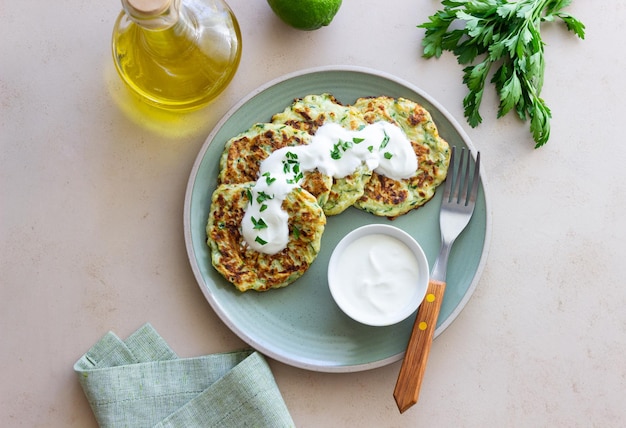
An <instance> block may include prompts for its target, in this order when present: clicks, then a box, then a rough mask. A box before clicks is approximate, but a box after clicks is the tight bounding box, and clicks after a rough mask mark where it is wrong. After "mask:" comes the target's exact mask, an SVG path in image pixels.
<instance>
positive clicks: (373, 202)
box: [354, 96, 450, 218]
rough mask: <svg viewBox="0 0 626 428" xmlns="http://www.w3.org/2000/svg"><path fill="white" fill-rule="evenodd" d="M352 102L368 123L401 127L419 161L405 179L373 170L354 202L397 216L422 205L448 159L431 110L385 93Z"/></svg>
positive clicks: (442, 174) (377, 212) (440, 179)
mask: <svg viewBox="0 0 626 428" xmlns="http://www.w3.org/2000/svg"><path fill="white" fill-rule="evenodd" d="M354 106H355V107H356V108H358V109H359V111H360V112H361V114H362V115H363V117H364V119H365V120H366V121H367V122H368V123H374V122H377V121H380V120H384V121H387V122H391V123H394V124H396V125H398V126H399V127H400V128H402V130H403V131H404V133H405V134H406V136H407V137H408V139H409V140H410V141H411V145H412V146H413V149H414V150H415V154H416V155H417V161H418V169H417V171H416V172H415V174H414V175H413V176H412V177H410V178H408V179H404V180H394V179H391V178H389V177H385V176H383V175H380V174H377V173H376V172H374V173H373V174H372V177H371V179H370V180H369V182H368V183H367V184H366V185H365V190H364V194H363V196H362V197H361V198H360V199H359V200H358V201H356V202H355V204H354V206H355V207H357V208H360V209H362V210H365V211H367V212H370V213H372V214H374V215H378V216H383V217H389V218H396V217H398V216H400V215H403V214H406V213H407V212H409V211H410V210H412V209H415V208H418V207H420V206H422V205H424V204H425V203H426V202H428V201H429V200H430V199H431V198H432V197H433V195H434V194H435V189H436V187H437V186H438V185H439V184H441V183H442V182H443V181H444V180H445V178H446V175H447V171H448V164H449V161H450V148H449V145H448V143H447V142H446V141H445V140H444V139H443V138H441V137H440V136H439V131H438V130H437V127H436V126H435V123H434V122H433V120H432V117H431V115H430V113H429V112H428V111H427V110H426V109H424V108H423V107H422V106H421V105H419V104H417V103H415V102H413V101H410V100H407V99H405V98H391V97H387V96H381V97H377V98H360V99H358V100H357V101H356V102H355V103H354Z"/></svg>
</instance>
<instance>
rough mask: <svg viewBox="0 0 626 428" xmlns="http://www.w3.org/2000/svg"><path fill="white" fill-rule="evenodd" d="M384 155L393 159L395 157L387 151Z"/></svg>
mask: <svg viewBox="0 0 626 428" xmlns="http://www.w3.org/2000/svg"><path fill="white" fill-rule="evenodd" d="M384 156H385V159H391V158H392V157H393V155H392V154H391V153H389V152H385V154H384Z"/></svg>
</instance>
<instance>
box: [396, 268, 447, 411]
mask: <svg viewBox="0 0 626 428" xmlns="http://www.w3.org/2000/svg"><path fill="white" fill-rule="evenodd" d="M445 290H446V283H445V282H442V281H437V280H434V279H431V280H430V281H429V282H428V290H427V291H426V297H425V298H424V301H423V302H422V304H421V305H420V307H419V310H418V311H417V317H416V318H415V324H414V325H413V331H412V332H411V337H410V338H409V344H408V345H407V348H406V353H405V354H404V359H403V360H402V366H401V367H400V374H399V375H398V380H397V382H396V387H395V389H394V391H393V396H394V398H395V400H396V404H397V405H398V410H400V413H404V412H405V411H406V410H407V409H408V408H409V407H411V406H412V405H413V404H415V403H417V399H418V397H419V392H420V387H421V385H422V379H423V378H424V372H425V371H426V363H427V361H428V354H429V353H430V346H431V345H432V342H433V336H434V334H435V328H436V327H437V318H438V317H439V310H440V309H441V302H442V301H443V294H444V292H445Z"/></svg>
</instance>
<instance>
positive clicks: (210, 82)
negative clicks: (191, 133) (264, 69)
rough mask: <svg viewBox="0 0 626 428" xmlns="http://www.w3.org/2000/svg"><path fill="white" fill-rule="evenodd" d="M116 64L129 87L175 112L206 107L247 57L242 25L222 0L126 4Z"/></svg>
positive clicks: (125, 0)
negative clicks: (242, 48) (244, 53)
mask: <svg viewBox="0 0 626 428" xmlns="http://www.w3.org/2000/svg"><path fill="white" fill-rule="evenodd" d="M122 6H123V8H124V10H123V11H122V12H121V13H120V15H119V17H118V19H117V21H116V23H115V28H114V31H113V40H112V45H113V46H112V47H113V59H114V63H115V66H116V68H117V71H118V73H119V74H120V76H121V78H122V80H123V81H124V82H125V83H126V84H127V86H128V87H129V88H130V89H131V90H132V91H134V92H135V93H137V94H138V95H140V96H141V97H142V98H143V99H144V100H145V101H147V102H148V103H150V104H152V105H155V106H157V107H161V108H165V109H169V110H191V109H196V108H200V107H203V106H205V105H206V104H208V103H209V102H210V101H212V100H213V99H214V98H215V97H216V96H218V95H219V94H220V93H221V92H222V91H223V90H224V89H225V88H226V86H227V85H228V84H229V83H230V81H231V80H232V78H233V76H234V75H235V72H236V71H237V67H238V66H239V60H240V58H241V33H240V30H239V25H238V23H237V20H236V18H235V16H234V14H233V12H232V11H231V9H230V8H229V7H228V5H227V4H226V3H224V2H223V1H222V0H122Z"/></svg>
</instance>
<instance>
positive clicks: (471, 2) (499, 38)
mask: <svg viewBox="0 0 626 428" xmlns="http://www.w3.org/2000/svg"><path fill="white" fill-rule="evenodd" d="M570 3H571V0H443V1H442V4H443V6H444V7H443V9H442V10H439V11H437V12H436V13H435V14H434V15H432V16H430V17H429V21H428V22H426V23H423V24H421V25H418V27H419V28H424V29H426V34H425V36H424V39H423V41H422V45H423V48H424V51H423V53H424V57H426V58H431V57H433V56H434V57H437V58H439V57H440V56H441V54H442V53H443V51H449V52H452V53H453V54H454V55H455V56H456V57H457V60H458V62H459V64H461V65H464V66H465V68H464V69H463V73H464V74H463V83H465V85H466V86H467V88H468V89H469V93H468V94H467V96H466V97H465V98H464V99H463V107H464V108H465V117H466V118H467V121H468V123H469V124H470V126H472V127H475V126H477V125H478V124H479V123H481V122H482V117H481V116H480V112H479V108H480V103H481V101H482V98H483V92H484V88H485V82H486V81H487V77H488V76H489V75H490V72H491V70H492V67H494V68H495V67H497V69H495V71H494V72H493V74H492V78H491V83H493V84H494V85H495V87H496V91H497V92H498V95H499V97H500V105H499V108H498V117H499V118H500V117H502V116H504V115H505V114H507V113H508V112H509V111H511V110H513V109H515V111H516V112H517V115H518V116H519V117H520V119H521V120H524V121H525V120H527V119H530V131H531V133H532V136H533V139H534V141H535V143H536V145H535V148H538V147H541V146H542V145H544V144H545V143H546V142H547V141H548V138H549V137H550V118H551V117H552V114H551V112H550V109H549V108H548V106H547V105H546V103H545V101H544V100H543V99H542V98H541V88H542V86H543V76H544V70H545V62H544V42H543V40H542V39H541V33H540V25H541V23H542V22H544V21H555V20H557V19H560V20H562V21H563V22H564V23H565V25H566V26H567V29H568V30H570V31H573V32H574V33H575V34H576V35H577V36H578V37H580V38H581V39H584V38H585V26H584V25H583V23H582V22H580V21H579V20H577V19H576V18H574V17H573V16H571V15H569V14H567V13H565V12H563V11H562V9H563V8H564V7H566V6H568V5H569V4H570ZM457 20H458V21H462V22H464V26H463V28H454V27H452V28H451V25H452V24H453V23H454V22H455V21H457Z"/></svg>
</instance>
